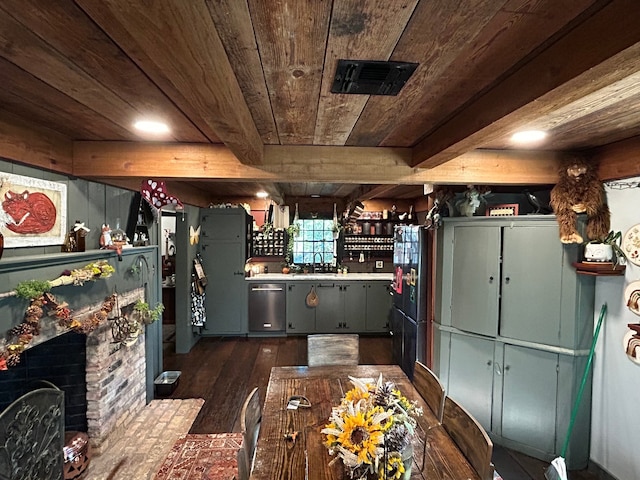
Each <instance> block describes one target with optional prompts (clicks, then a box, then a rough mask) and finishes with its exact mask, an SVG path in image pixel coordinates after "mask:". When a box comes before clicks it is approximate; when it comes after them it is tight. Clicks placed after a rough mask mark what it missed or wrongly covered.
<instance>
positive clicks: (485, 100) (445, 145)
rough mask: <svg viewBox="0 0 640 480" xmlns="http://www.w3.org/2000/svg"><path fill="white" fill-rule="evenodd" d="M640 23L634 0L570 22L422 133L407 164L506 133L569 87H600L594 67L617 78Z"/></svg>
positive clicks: (553, 104) (555, 104) (425, 162)
mask: <svg viewBox="0 0 640 480" xmlns="http://www.w3.org/2000/svg"><path fill="white" fill-rule="evenodd" d="M639 24H640V9H639V8H638V5H637V2H636V1H634V0H620V1H615V2H609V3H608V4H606V5H605V6H604V7H602V8H601V9H600V10H598V11H596V12H595V13H593V14H592V15H591V16H590V17H588V18H586V19H585V20H584V21H582V23H579V24H577V25H570V26H569V27H568V30H567V32H566V34H565V35H564V36H562V37H561V38H559V39H558V40H557V41H556V42H555V43H552V44H550V45H549V46H548V47H547V48H546V50H543V51H541V52H535V53H536V55H535V56H533V57H532V58H531V60H529V61H528V62H526V63H523V64H521V65H520V66H518V67H517V68H516V69H515V70H514V71H512V72H511V74H509V75H507V76H505V77H504V78H502V79H501V80H500V81H499V82H497V83H496V84H495V85H494V86H493V87H492V88H489V89H487V90H486V91H485V92H484V93H483V94H482V95H481V96H479V97H478V98H476V99H475V100H473V101H471V102H469V103H468V104H467V105H466V106H465V107H464V108H462V109H461V110H460V111H458V112H457V113H456V114H455V115H453V116H452V117H451V118H450V119H449V120H447V121H446V122H444V123H443V124H441V125H440V126H439V127H437V128H436V129H434V130H433V131H432V132H430V133H429V134H427V136H426V137H424V138H423V139H422V140H421V141H420V143H419V144H418V145H417V146H416V147H415V148H414V150H413V158H412V161H411V165H413V166H420V167H424V168H433V167H436V166H438V165H441V164H443V163H444V162H446V161H448V160H450V159H452V158H455V157H457V156H458V155H460V154H461V153H463V152H466V151H470V150H473V149H475V148H478V147H481V146H482V145H486V144H487V143H489V142H491V141H492V140H494V139H496V138H498V137H501V136H504V135H507V134H508V133H510V132H512V131H513V130H515V129H517V128H520V127H522V126H525V125H526V124H527V123H528V122H529V121H532V120H534V119H535V118H536V117H539V116H540V115H543V114H546V113H548V112H550V111H552V110H553V109H557V108H559V107H562V106H564V105H565V104H566V103H568V102H569V101H570V100H571V99H572V97H571V95H569V96H568V97H564V100H563V96H564V95H566V93H567V90H568V89H569V88H571V89H572V90H575V91H578V90H579V91H580V93H581V94H587V93H590V92H593V91H595V90H597V89H599V88H602V86H603V85H602V84H601V83H599V80H600V77H601V74H602V72H601V71H599V69H598V67H602V66H603V65H604V64H606V65H607V67H609V68H611V67H614V68H613V69H612V71H613V72H618V75H619V78H618V80H619V79H621V78H623V77H624V76H625V73H623V72H624V69H623V68H620V66H621V62H622V64H624V62H636V61H637V49H638V45H637V44H638V42H640V29H639V28H637V26H638V25H639ZM618 55H620V56H618ZM616 56H618V57H616ZM612 57H616V58H612ZM608 80H609V81H615V80H616V79H615V78H609V79H608ZM573 99H575V97H573Z"/></svg>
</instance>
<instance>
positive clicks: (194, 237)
mask: <svg viewBox="0 0 640 480" xmlns="http://www.w3.org/2000/svg"><path fill="white" fill-rule="evenodd" d="M199 242H200V225H198V228H193V225H190V226H189V243H190V244H191V245H196V244H197V243H199Z"/></svg>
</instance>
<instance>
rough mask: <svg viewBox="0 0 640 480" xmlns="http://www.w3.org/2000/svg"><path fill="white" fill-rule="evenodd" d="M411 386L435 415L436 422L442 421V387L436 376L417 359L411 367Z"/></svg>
mask: <svg viewBox="0 0 640 480" xmlns="http://www.w3.org/2000/svg"><path fill="white" fill-rule="evenodd" d="M413 386H414V387H416V390H417V391H418V393H419V394H420V396H421V397H422V398H423V399H424V401H425V403H426V404H427V405H428V406H429V408H430V409H431V411H432V412H433V414H434V415H435V416H436V418H437V419H438V422H440V423H442V415H443V413H444V387H443V386H442V383H440V379H439V378H438V376H437V375H436V374H435V373H433V372H432V371H431V370H430V369H429V368H428V367H427V366H426V365H424V364H423V363H421V362H419V361H418V362H416V364H415V366H414V369H413Z"/></svg>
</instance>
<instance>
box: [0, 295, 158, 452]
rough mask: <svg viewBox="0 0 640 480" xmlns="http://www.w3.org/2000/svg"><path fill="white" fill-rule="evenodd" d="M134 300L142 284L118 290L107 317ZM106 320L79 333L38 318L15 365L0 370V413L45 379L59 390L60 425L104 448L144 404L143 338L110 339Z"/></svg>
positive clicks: (88, 311) (95, 449)
mask: <svg viewBox="0 0 640 480" xmlns="http://www.w3.org/2000/svg"><path fill="white" fill-rule="evenodd" d="M138 299H144V289H143V288H138V289H135V290H131V291H129V292H126V293H123V294H118V300H117V304H116V305H117V307H119V311H118V308H114V310H113V311H112V312H111V314H110V316H109V318H113V317H115V316H117V315H119V314H128V313H129V312H130V311H131V310H132V308H133V305H134V304H135V302H136V301H137V300H138ZM101 306H102V302H100V303H97V304H94V305H86V306H84V307H82V308H81V309H77V310H74V315H76V316H78V317H82V315H89V314H91V313H93V312H96V311H98V310H100V308H101ZM111 323H112V322H111V321H109V320H108V321H106V322H104V323H103V324H102V325H100V326H99V327H98V328H97V329H96V330H94V331H93V332H91V333H89V334H87V335H81V334H76V333H68V331H67V330H66V329H64V328H62V327H59V326H58V325H56V322H55V320H52V319H43V320H42V321H41V325H42V331H41V334H40V335H38V336H37V337H35V338H34V339H33V341H32V348H30V349H29V350H27V351H26V352H25V353H24V354H23V359H22V361H21V364H20V365H18V366H17V367H14V368H11V369H10V370H8V371H6V372H1V374H0V397H1V398H2V402H3V403H2V405H1V406H0V411H1V410H2V409H3V408H5V407H6V405H7V404H8V403H10V402H11V401H13V400H15V399H16V398H18V397H19V396H20V395H22V394H23V393H26V391H28V390H29V388H32V387H30V385H32V384H33V382H34V381H38V380H48V381H50V382H51V383H53V384H54V385H56V386H57V387H58V388H60V389H61V390H63V391H64V392H65V429H66V430H81V431H82V430H83V428H82V427H83V426H86V431H87V433H88V435H89V439H90V443H91V447H92V450H93V452H94V453H96V454H99V453H101V452H102V451H104V449H106V448H107V447H108V446H109V445H110V444H111V443H112V442H114V441H116V440H117V439H118V438H119V437H120V436H121V435H122V433H123V431H124V429H125V428H126V426H127V425H128V423H129V422H130V421H131V420H132V419H133V418H135V417H136V415H137V414H138V413H139V412H140V410H141V409H142V408H143V407H144V406H145V404H146V372H145V370H146V362H145V336H144V334H142V335H140V336H139V337H138V339H137V341H136V342H135V343H134V344H133V345H131V346H125V345H123V344H120V343H114V342H113V337H112V333H111ZM85 392H86V393H85ZM5 402H6V403H5Z"/></svg>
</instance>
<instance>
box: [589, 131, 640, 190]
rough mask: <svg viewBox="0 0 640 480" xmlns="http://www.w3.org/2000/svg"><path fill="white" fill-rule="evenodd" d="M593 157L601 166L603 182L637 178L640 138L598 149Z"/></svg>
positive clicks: (592, 154)
mask: <svg viewBox="0 0 640 480" xmlns="http://www.w3.org/2000/svg"><path fill="white" fill-rule="evenodd" d="M591 156H592V158H594V159H595V160H597V161H598V162H599V164H600V167H599V170H598V175H599V178H600V179H601V180H602V181H603V182H607V181H610V180H620V179H623V178H630V177H637V176H638V175H639V172H640V137H634V138H630V139H628V140H623V141H620V142H616V143H612V144H610V145H606V146H604V147H600V148H596V149H594V150H593V151H592V152H591Z"/></svg>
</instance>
